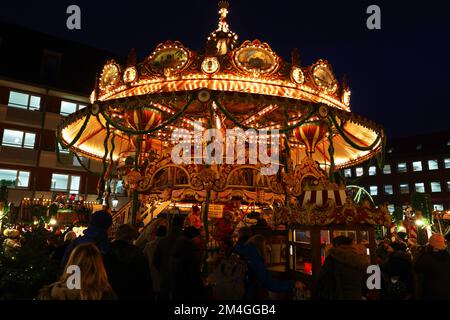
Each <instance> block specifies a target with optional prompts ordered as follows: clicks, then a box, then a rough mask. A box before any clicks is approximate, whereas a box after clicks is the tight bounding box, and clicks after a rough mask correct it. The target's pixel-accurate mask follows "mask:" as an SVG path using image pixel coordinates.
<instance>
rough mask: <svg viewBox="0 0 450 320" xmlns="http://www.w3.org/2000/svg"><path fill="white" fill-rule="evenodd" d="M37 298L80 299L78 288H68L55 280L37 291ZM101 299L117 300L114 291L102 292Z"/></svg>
mask: <svg viewBox="0 0 450 320" xmlns="http://www.w3.org/2000/svg"><path fill="white" fill-rule="evenodd" d="M37 299H38V300H81V295H80V290H77V289H69V288H67V286H66V284H65V283H62V282H55V283H53V284H51V285H49V286H45V287H44V288H42V289H41V290H40V291H39V294H38V296H37ZM101 300H117V296H116V294H115V293H114V292H112V291H111V292H105V293H103V296H102V299H101Z"/></svg>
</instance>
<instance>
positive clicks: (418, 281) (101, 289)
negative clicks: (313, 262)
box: [8, 207, 450, 301]
mask: <svg viewBox="0 0 450 320" xmlns="http://www.w3.org/2000/svg"><path fill="white" fill-rule="evenodd" d="M228 218H229V217H227V216H226V215H224V218H223V221H222V222H223V223H226V221H227V219H228ZM166 222H167V223H166ZM219 222H220V221H219ZM111 226H112V218H111V215H110V214H109V213H108V211H107V210H101V211H97V212H96V213H94V214H93V215H92V218H91V221H90V224H89V226H88V228H87V229H86V230H84V233H83V235H82V236H80V237H77V234H76V233H75V232H74V231H68V232H66V233H65V234H64V238H63V241H58V239H57V238H56V237H55V236H54V235H52V236H50V237H49V238H48V239H47V248H48V250H47V252H48V255H49V256H50V257H51V259H53V260H54V261H55V262H56V263H57V264H58V265H59V266H60V269H59V273H58V275H57V276H56V278H57V279H58V280H57V281H56V282H54V283H52V284H47V285H45V286H44V287H42V289H41V290H40V291H39V294H38V296H37V299H40V300H116V299H118V300H137V299H139V300H142V299H144V300H178V301H192V300H196V301H201V300H202V301H204V300H266V299H271V298H274V297H275V296H277V294H278V297H280V296H282V297H284V298H285V299H286V298H287V299H295V297H296V294H297V295H298V292H307V293H308V294H307V295H306V296H305V295H304V296H303V298H305V297H307V298H313V299H318V300H362V299H378V300H413V299H450V273H449V272H448V271H449V270H450V254H449V249H448V248H447V244H448V240H449V239H447V241H446V239H445V238H444V237H443V236H442V235H440V234H434V235H432V236H431V238H430V239H429V242H428V244H427V245H426V246H418V245H417V243H414V242H412V241H408V242H407V241H406V239H402V238H401V237H399V238H398V239H397V240H396V241H395V242H391V241H389V240H388V239H386V240H383V241H381V242H380V243H379V245H378V248H377V251H376V258H377V261H376V263H377V265H378V266H379V267H380V270H381V290H376V291H373V290H369V289H368V288H367V285H366V281H367V277H368V274H367V267H368V266H369V265H370V256H369V255H368V254H367V247H366V246H365V245H363V244H355V243H354V241H353V239H351V238H348V237H345V236H338V237H335V238H334V239H333V240H332V243H331V245H330V246H329V247H327V248H326V252H325V255H326V258H325V259H324V262H323V265H322V267H321V269H320V275H319V277H318V281H317V282H316V283H314V287H313V288H311V287H309V288H308V287H307V286H306V285H305V284H304V283H302V282H299V281H294V280H280V279H275V278H274V277H273V276H272V273H271V272H269V270H268V269H267V261H268V259H269V257H268V252H267V243H266V239H265V237H264V236H263V235H262V234H261V233H258V232H255V229H254V228H251V227H248V226H245V225H243V226H241V227H240V228H239V229H238V231H237V240H235V241H232V240H231V239H232V238H231V236H226V235H231V234H233V232H232V230H229V231H228V232H226V235H224V236H223V237H219V238H221V239H222V238H223V239H226V241H225V240H224V241H222V243H221V244H220V248H221V250H220V251H221V254H219V255H218V256H216V259H214V260H213V261H210V259H207V257H208V253H207V250H206V245H205V242H204V230H203V224H202V221H201V219H200V212H199V210H198V208H196V207H193V209H192V212H191V214H190V215H189V216H188V217H187V218H185V217H184V216H182V215H175V216H173V217H172V218H171V219H170V221H165V223H160V224H156V227H155V228H154V230H153V231H151V232H144V233H141V234H140V233H139V232H138V231H137V229H136V228H135V227H134V226H132V225H130V224H124V225H121V226H119V227H118V228H117V229H116V231H115V233H114V237H113V239H110V237H109V236H110V232H109V229H110V228H111ZM222 229H223V230H226V228H222ZM11 236H13V235H11ZM10 242H11V241H9V242H8V246H9V247H10V248H12V247H13V244H12V243H10ZM10 250H12V249H10ZM10 252H11V251H9V253H10ZM74 266H76V267H77V268H79V279H78V281H79V285H78V286H76V285H75V284H76V282H77V281H76V280H74V278H73V277H74V269H73V268H74ZM74 281H75V282H74ZM311 292H312V296H311V295H310V294H311Z"/></svg>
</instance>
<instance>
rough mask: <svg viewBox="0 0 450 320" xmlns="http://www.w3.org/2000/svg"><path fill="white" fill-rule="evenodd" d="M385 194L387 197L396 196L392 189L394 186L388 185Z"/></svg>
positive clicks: (385, 187)
mask: <svg viewBox="0 0 450 320" xmlns="http://www.w3.org/2000/svg"><path fill="white" fill-rule="evenodd" d="M384 194H387V195H393V194H394V188H393V187H392V184H387V185H385V186H384Z"/></svg>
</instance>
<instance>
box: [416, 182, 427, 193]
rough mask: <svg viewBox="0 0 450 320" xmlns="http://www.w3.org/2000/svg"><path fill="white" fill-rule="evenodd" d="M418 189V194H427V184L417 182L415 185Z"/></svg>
mask: <svg viewBox="0 0 450 320" xmlns="http://www.w3.org/2000/svg"><path fill="white" fill-rule="evenodd" d="M415 187H416V192H421V193H425V183H423V182H417V183H416V184H415Z"/></svg>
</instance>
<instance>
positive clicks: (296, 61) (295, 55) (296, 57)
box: [291, 48, 301, 67]
mask: <svg viewBox="0 0 450 320" xmlns="http://www.w3.org/2000/svg"><path fill="white" fill-rule="evenodd" d="M291 64H292V67H300V65H301V63H300V53H299V51H298V49H297V48H294V49H292V56H291Z"/></svg>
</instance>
